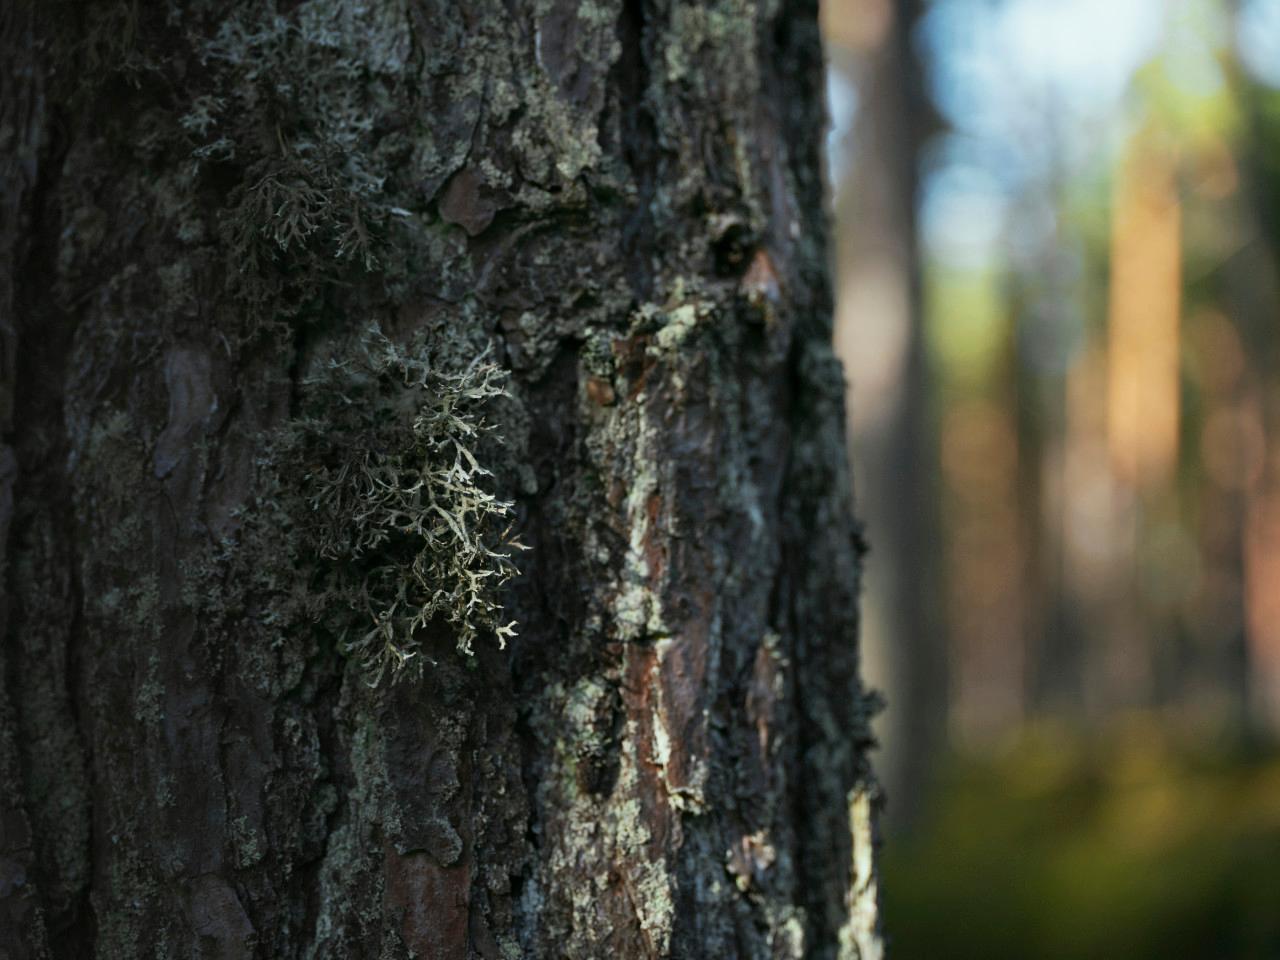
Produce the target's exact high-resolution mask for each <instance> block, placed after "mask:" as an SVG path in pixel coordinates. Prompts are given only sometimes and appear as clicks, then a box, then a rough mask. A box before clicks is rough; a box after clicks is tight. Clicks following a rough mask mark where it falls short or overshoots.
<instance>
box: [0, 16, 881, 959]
mask: <svg viewBox="0 0 1280 960" xmlns="http://www.w3.org/2000/svg"><path fill="white" fill-rule="evenodd" d="M814 7H815V5H814V4H812V3H807V2H802V0H796V2H790V3H783V2H768V0H758V2H753V0H722V2H719V3H714V4H711V5H701V4H697V5H695V4H691V3H689V4H686V3H675V2H659V0H625V2H623V3H621V4H620V5H618V4H608V3H606V4H599V5H598V4H594V3H581V4H580V3H569V2H561V0H536V2H535V0H505V2H498V0H478V2H475V3H452V2H448V3H445V2H438V0H407V2H397V0H371V2H368V3H364V4H350V3H340V2H337V0H310V2H304V3H293V2H285V0H278V2H277V3H275V4H258V3H249V2H244V3H239V4H225V3H212V2H200V0H185V2H181V3H179V2H178V0H172V2H170V3H168V4H137V3H133V4H131V3H127V2H103V3H71V2H65V3H61V4H57V5H45V4H42V5H36V4H34V3H27V2H23V0H18V2H15V3H11V4H8V5H6V6H5V8H4V11H3V13H0V30H2V32H3V51H2V54H3V56H2V63H3V65H2V66H0V70H2V71H3V72H4V84H3V87H2V88H0V143H2V144H3V147H2V148H0V150H2V152H0V157H2V162H3V178H4V183H3V205H4V206H3V216H2V217H0V255H3V257H4V265H5V266H4V271H3V274H4V276H3V280H2V281H0V282H2V283H3V286H2V287H0V310H2V311H3V313H2V314H0V358H2V361H3V366H2V367H0V369H3V370H4V380H3V395H2V396H0V418H2V425H3V443H4V445H3V446H2V447H0V549H3V560H4V568H3V569H4V597H3V608H2V609H0V624H2V629H3V633H2V634H0V638H2V644H0V657H2V659H0V671H2V674H3V681H4V682H3V687H2V688H0V694H2V700H3V702H0V711H2V714H0V716H2V718H3V725H2V727H0V944H2V945H3V949H0V955H4V956H7V957H12V958H28V957H37V958H43V957H77V958H78V957H87V956H98V957H110V958H116V957H135V956H137V957H140V956H143V955H145V956H148V957H151V956H162V957H188V956H189V957H218V958H241V957H270V958H276V957H315V958H321V957H335V958H337V957H341V958H350V957H387V958H390V957H406V956H416V957H430V958H455V957H456V958H469V957H482V958H508V957H582V958H597V957H605V956H614V957H682V958H693V957H750V958H763V957H770V958H774V957H802V956H803V957H835V956H842V957H855V956H861V957H873V956H877V955H878V954H879V950H880V948H879V941H878V938H877V933H876V922H875V886H874V875H873V871H872V866H871V862H872V861H871V848H870V842H871V816H872V812H871V808H872V806H873V804H872V798H873V792H874V791H873V787H872V784H871V782H870V778H869V775H868V772H867V765H866V758H865V751H866V748H867V745H868V735H867V725H868V716H867V713H868V709H867V703H866V700H865V698H864V697H863V695H862V692H861V688H860V686H859V682H858V677H857V670H856V665H857V651H856V641H855V628H856V594H857V574H858V557H859V543H858V540H857V537H856V534H855V527H854V525H853V523H852V520H851V514H850V504H849V491H848V481H847V475H846V469H845V466H844V453H843V415H842V404H841V397H842V386H841V374H840V368H839V365H838V364H837V362H836V361H835V359H834V358H833V354H832V351H831V349H830V346H829V341H830V333H831V331H830V293H829V286H828V276H827V227H826V221H825V215H824V208H823V190H822V183H821V178H820V175H819V154H818V150H819V145H820V142H821V136H820V135H821V131H822V128H823V123H824V116H823V108H822V99H821V91H822V59H821V51H820V47H819V38H818V34H817V28H816V24H815V16H816V10H815V8H814ZM517 540H518V541H519V543H517V542H516V541H517ZM520 545H523V547H524V548H525V549H519V547H520ZM513 567H519V569H520V575H519V576H517V577H514V578H513V577H512V574H513ZM508 581H509V582H508ZM510 621H514V622H515V624H516V627H515V629H516V630H517V631H518V636H516V637H514V638H510V639H509V642H507V641H508V631H507V624H508V622H510Z"/></svg>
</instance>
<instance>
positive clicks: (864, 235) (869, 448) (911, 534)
mask: <svg viewBox="0 0 1280 960" xmlns="http://www.w3.org/2000/svg"><path fill="white" fill-rule="evenodd" d="M920 15H921V5H920V4H919V3H918V2H916V0H894V2H888V0H884V2H875V0H845V2H837V3H832V4H831V5H830V7H829V8H827V10H826V14H825V23H826V31H827V37H828V43H829V46H830V49H831V56H832V59H833V62H834V65H835V66H836V67H837V68H842V69H845V70H846V71H847V72H848V73H849V74H850V76H851V77H852V80H853V86H854V88H855V90H856V102H857V108H856V114H855V121H854V127H853V130H852V133H851V141H852V143H851V144H850V145H849V147H848V149H849V151H850V154H851V156H850V158H849V175H848V177H847V179H846V181H845V182H844V183H843V184H841V185H840V191H839V204H840V212H839V216H838V220H839V222H840V223H841V224H843V225H844V226H843V227H842V230H841V233H840V235H839V237H838V244H837V246H838V249H839V257H838V260H839V264H840V277H841V280H840V295H839V297H838V304H839V306H838V310H839V314H838V320H837V325H836V350H837V352H838V353H839V354H840V356H841V359H843V360H844V363H845V366H846V368H847V369H848V370H849V382H848V390H849V401H848V402H849V409H850V418H851V434H852V443H851V447H852V454H853V460H854V478H855V487H856V490H857V496H858V502H859V506H860V510H861V512H862V514H863V516H864V517H865V518H866V520H865V522H866V528H867V540H868V543H869V545H870V548H871V554H870V556H869V558H868V562H867V568H866V574H865V584H866V586H865V591H864V600H863V629H862V643H863V649H864V650H865V651H866V653H865V656H866V666H865V669H866V674H867V678H868V682H869V683H870V684H871V685H872V686H875V687H879V688H882V689H883V690H884V692H885V694H886V700H887V707H886V709H885V712H884V716H883V717H882V718H881V720H880V721H878V723H877V731H878V735H879V740H880V742H881V746H882V749H881V750H880V751H879V753H878V754H877V761H876V765H877V769H878V771H879V774H880V778H881V781H882V782H883V783H884V784H885V787H886V792H887V796H888V804H887V806H886V810H885V815H886V818H887V822H888V823H889V824H890V825H891V826H898V827H904V826H906V825H907V824H908V823H909V822H910V821H911V820H912V818H913V817H914V816H915V814H916V812H917V807H918V802H919V800H920V798H921V793H922V790H923V788H924V786H925V781H926V777H927V771H928V770H929V768H930V762H931V760H932V758H933V755H934V753H935V751H936V750H937V749H938V748H939V747H940V746H941V741H942V737H943V733H944V729H945V724H946V716H947V691H946V683H947V681H946V668H945V663H946V643H945V639H944V637H943V635H942V632H941V631H942V624H941V622H940V613H941V609H942V608H941V605H940V604H939V603H938V602H937V598H938V596H939V592H938V573H939V568H938V565H937V557H938V550H937V542H938V538H939V536H940V532H941V531H940V529H939V526H938V515H937V494H938V490H937V488H936V455H935V454H934V452H933V451H934V442H933V438H934V430H933V428H932V426H931V424H930V417H931V415H932V414H931V408H930V401H929V394H930V391H929V387H928V376H927V373H926V357H925V343H924V330H923V324H922V321H923V312H922V304H921V264H920V255H919V245H918V239H917V235H916V203H917V191H918V180H919V152H920V145H921V143H922V142H923V140H924V138H925V136H926V135H927V133H928V129H927V127H928V125H929V124H930V122H931V121H930V117H931V112H930V110H929V107H928V104H927V100H926V98H925V93H924V90H923V76H922V73H921V70H920V64H919V62H918V59H917V56H916V53H915V50H914V48H913V43H912V32H913V30H914V27H915V24H916V22H917V21H918V20H919V17H920Z"/></svg>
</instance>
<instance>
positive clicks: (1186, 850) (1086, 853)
mask: <svg viewBox="0 0 1280 960" xmlns="http://www.w3.org/2000/svg"><path fill="white" fill-rule="evenodd" d="M1277 787H1280V758H1277V756H1276V755H1275V754H1274V753H1271V754H1258V753H1246V752H1242V751H1238V750H1230V751H1223V752H1220V753H1218V754H1207V753H1204V752H1203V751H1196V752H1193V751H1188V750H1186V749H1181V748H1178V747H1177V746H1176V745H1174V744H1172V743H1170V741H1169V739H1168V738H1167V737H1166V736H1164V735H1162V734H1161V733H1160V732H1159V729H1158V727H1156V726H1155V725H1154V724H1152V723H1137V724H1134V725H1132V726H1130V727H1128V728H1126V729H1124V730H1113V731H1112V733H1111V735H1110V736H1108V737H1107V738H1105V739H1101V738H1099V739H1090V740H1084V739H1081V738H1078V737H1074V736H1071V735H1069V734H1067V733H1066V732H1064V731H1061V730H1052V729H1047V728H1046V729H1042V730H1039V731H1037V732H1035V733H1033V734H1032V735H1030V736H1028V737H1027V738H1026V739H1025V740H1023V741H1021V742H1020V743H1018V744H1017V745H1016V746H1015V747H1014V748H1013V749H1011V750H1010V751H1009V752H1008V753H1005V754H1003V755H1002V756H999V757H997V758H995V759H993V760H975V759H969V760H966V761H957V762H954V763H953V764H952V765H951V766H950V767H949V769H948V772H947V774H946V775H945V776H944V777H942V778H941V781H940V783H939V784H938V786H937V788H936V792H935V796H936V798H937V802H936V804H935V808H934V810H933V811H932V813H931V815H930V816H929V817H928V819H927V820H926V821H925V822H924V823H923V824H922V825H921V828H920V829H919V831H918V832H917V833H915V834H913V835H912V836H911V837H910V838H903V839H901V840H899V839H895V838H893V837H890V838H889V840H888V841H887V842H886V844H885V848H884V856H883V858H882V861H881V865H882V876H883V881H884V882H883V884H882V889H883V891H884V901H885V902H884V916H885V925H886V929H887V931H888V933H889V939H890V947H891V949H892V952H893V955H894V956H896V957H901V958H911V957H983V958H987V957H1039V958H1054V957H1061V958H1064V960H1066V958H1076V957H1126V958H1133V960H1141V958H1145V957H1150V958H1153V960H1154V958H1158V957H1159V958H1163V957H1175V956H1176V957H1206V958H1207V957H1214V958H1217V957H1263V956H1266V957H1271V956H1276V955H1277V953H1278V952H1280V919H1278V918H1277V914H1276V911H1275V904H1276V903H1277V902H1278V900H1280V880H1278V879H1277V873H1276V866H1275V865H1276V862H1277V858H1280V807H1277V805H1276V802H1275V798H1276V790H1277ZM891 799H892V798H891Z"/></svg>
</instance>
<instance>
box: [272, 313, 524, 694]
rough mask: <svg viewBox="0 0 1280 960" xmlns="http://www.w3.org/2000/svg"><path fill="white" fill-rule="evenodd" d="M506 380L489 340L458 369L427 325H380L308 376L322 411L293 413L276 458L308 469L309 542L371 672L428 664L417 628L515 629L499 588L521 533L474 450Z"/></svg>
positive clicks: (459, 633) (466, 640)
mask: <svg viewBox="0 0 1280 960" xmlns="http://www.w3.org/2000/svg"><path fill="white" fill-rule="evenodd" d="M504 383H505V373H504V372H503V370H502V369H501V368H500V367H499V366H497V364H495V363H493V362H492V360H491V359H490V358H489V356H488V354H487V352H485V353H481V354H479V355H477V356H475V357H474V358H473V359H472V360H471V361H470V362H469V363H468V364H466V365H465V366H462V367H461V368H460V369H453V370H450V369H446V368H445V366H444V364H443V363H442V362H441V359H440V355H439V352H438V351H433V350H432V349H431V347H430V346H428V344H427V342H426V341H425V338H421V337H420V338H419V339H418V340H417V341H416V342H415V343H413V344H411V345H410V346H409V347H402V346H400V345H398V344H396V343H394V342H392V341H391V340H389V339H388V338H387V337H386V336H384V335H383V334H382V333H381V331H380V330H379V329H378V328H377V327H372V328H370V329H369V330H368V331H367V332H366V334H365V335H364V337H363V338H362V339H361V341H360V342H359V344H358V345H357V346H356V347H355V348H354V349H351V350H349V351H347V352H346V353H344V354H343V355H342V358H341V359H338V358H334V359H332V360H330V361H329V363H328V364H327V365H326V367H325V368H324V370H323V371H322V372H321V373H320V374H319V375H317V376H315V377H313V378H311V379H310V380H309V381H308V382H307V383H306V384H305V390H306V391H307V394H308V395H309V397H310V404H309V406H310V407H311V408H312V413H313V415H312V416H308V417H303V418H301V419H299V420H296V421H294V422H293V423H291V424H290V425H289V427H288V428H287V430H286V432H285V434H284V436H283V444H282V447H283V450H282V458H281V461H282V464H283V465H284V466H285V468H286V469H295V470H300V472H301V500H302V504H303V507H304V509H303V516H301V517H299V518H297V520H298V521H300V533H301V537H302V541H303V543H302V547H303V552H304V553H308V554H310V557H309V560H310V562H311V563H312V564H313V565H314V567H315V569H316V572H317V579H318V581H319V582H318V583H317V586H318V587H319V588H320V589H321V590H322V591H323V592H324V593H325V594H326V595H327V596H329V598H330V599H333V600H337V601H338V604H339V606H345V607H346V612H347V613H349V614H351V615H352V616H351V622H350V623H349V624H348V626H347V627H346V629H345V630H344V637H343V646H344V648H345V649H346V650H347V652H349V653H350V654H352V655H353V656H355V657H357V658H358V659H359V660H360V661H361V662H362V663H363V664H364V666H365V667H366V668H367V669H368V670H369V675H370V682H371V683H372V684H377V683H378V682H379V681H380V680H381V679H382V678H383V677H384V676H385V675H387V674H388V673H390V675H391V676H393V677H400V676H402V675H404V674H406V673H407V672H412V673H415V674H420V673H421V670H422V666H423V662H424V659H425V658H423V657H422V656H420V654H421V652H422V650H421V643H420V642H419V639H418V636H419V634H420V632H422V631H425V630H429V629H432V628H436V627H439V626H441V625H447V626H448V628H450V629H451V630H452V632H453V636H454V637H455V642H456V646H457V649H458V650H459V651H461V652H462V653H465V654H471V653H472V652H473V648H474V643H475V641H476V640H477V639H478V638H479V637H480V636H481V635H482V634H489V635H492V636H493V637H494V638H495V639H496V640H497V642H498V644H499V645H500V646H505V644H506V641H507V639H508V638H509V637H512V636H514V635H515V629H514V628H515V625H514V623H513V622H506V621H505V620H504V618H503V616H502V613H503V610H502V604H501V602H500V597H499V591H500V590H501V588H502V586H503V585H504V584H505V583H506V582H507V581H508V580H510V579H511V577H512V576H514V575H515V574H516V572H517V571H516V567H515V564H514V562H513V560H512V555H513V552H514V551H515V550H518V549H521V548H522V545H521V544H520V543H519V542H518V541H517V540H516V539H515V537H514V535H513V532H512V519H513V513H512V506H513V505H512V503H511V502H510V501H508V500H503V499H500V498H499V497H498V496H497V495H496V494H495V493H494V492H493V491H492V490H491V489H490V485H491V482H492V478H493V474H492V472H491V471H490V470H489V469H487V468H486V467H484V466H482V465H481V462H480V459H479V457H480V456H481V455H482V454H483V448H484V447H485V446H486V445H492V444H494V443H495V442H500V439H501V438H499V437H498V436H497V434H496V432H495V429H494V425H493V424H492V423H490V422H489V420H488V419H487V418H486V415H485V411H486V408H487V406H488V404H489V403H490V402H491V401H493V400H495V399H496V398H498V397H501V396H503V395H504V393H505V386H504Z"/></svg>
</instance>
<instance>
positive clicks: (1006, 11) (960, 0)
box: [828, 0, 1280, 267]
mask: <svg viewBox="0 0 1280 960" xmlns="http://www.w3.org/2000/svg"><path fill="white" fill-rule="evenodd" d="M1230 32H1231V24H1230V22H1229V19H1228V17H1227V16H1226V14H1225V12H1224V10H1223V9H1222V7H1221V6H1220V5H1219V4H1217V3H1214V2H1212V0H934V2H932V3H930V4H929V5H928V12H927V13H926V14H925V16H924V18H923V21H922V23H921V24H920V26H919V30H918V34H917V37H916V42H917V45H918V49H919V51H920V54H921V56H922V59H923V60H924V62H925V63H926V64H927V77H928V84H929V93H930V95H931V97H932V98H933V101H934V104H935V106H936V107H937V108H938V109H939V110H940V111H941V113H942V114H943V117H944V118H945V120H946V121H947V122H948V123H949V124H950V125H951V127H952V130H951V131H950V132H949V133H947V134H946V135H944V136H943V137H940V138H937V139H936V141H935V142H934V143H932V144H931V145H930V146H929V148H928V154H927V156H926V157H925V158H924V173H925V179H924V184H923V191H922V197H921V209H920V216H921V225H922V228H923V236H924V243H925V245H926V249H927V252H928V255H929V256H930V257H936V258H939V259H940V260H942V261H944V262H952V263H955V264H956V265H957V266H964V267H974V266H977V265H979V264H982V263H990V262H991V261H993V260H994V259H996V258H998V257H1000V256H1001V255H1002V254H1001V252H1000V251H999V250H997V247H998V246H999V245H1000V244H1001V243H1002V242H1003V240H1004V237H1003V233H1004V228H1005V223H1006V215H1007V212H1008V206H1009V203H1010V200H1011V199H1012V198H1013V197H1015V196H1017V195H1018V194H1020V193H1021V192H1022V191H1023V190H1024V189H1025V188H1026V186H1027V185H1028V183H1033V182H1037V181H1043V180H1045V179H1047V178H1049V177H1052V176H1054V171H1055V170H1060V171H1062V175H1064V176H1065V174H1066V173H1067V172H1073V171H1080V170H1082V169H1087V168H1089V167H1091V166H1100V165H1102V164H1105V163H1107V162H1108V161H1109V159H1110V158H1111V157H1112V156H1113V154H1114V151H1115V150H1116V149H1117V147H1118V146H1119V144H1120V143H1121V142H1122V141H1123V139H1124V137H1125V136H1126V134H1127V133H1128V132H1129V131H1130V125H1131V124H1132V123H1133V122H1135V120H1136V119H1137V118H1136V117H1135V116H1134V113H1133V112H1132V111H1127V110H1125V109H1124V99H1125V95H1126V92H1127V91H1128V89H1129V88H1130V86H1131V84H1132V82H1133V79H1134V76H1135V74H1136V73H1137V72H1138V70H1139V69H1140V68H1141V67H1142V66H1143V65H1144V64H1145V63H1147V62H1148V61H1149V60H1151V58H1152V57H1153V56H1154V55H1155V54H1156V53H1157V52H1160V53H1161V67H1162V70H1163V74H1164V77H1165V78H1166V79H1167V80H1168V82H1169V83H1170V84H1172V85H1173V86H1175V87H1177V88H1180V89H1181V92H1183V93H1184V94H1186V95H1188V96H1189V97H1191V98H1192V99H1195V98H1196V97H1211V96H1213V95H1214V94H1215V93H1218V92H1219V91H1220V90H1221V88H1222V86H1223V82H1224V78H1223V76H1222V72H1221V68H1220V66H1219V63H1218V60H1217V57H1216V54H1215V51H1216V50H1217V49H1220V48H1221V47H1222V46H1224V45H1226V44H1228V43H1231V42H1232V41H1233V40H1234V42H1235V46H1236V49H1237V52H1238V54H1239V57H1240V59H1241V62H1242V63H1243V64H1244V65H1245V67H1246V68H1247V69H1248V70H1250V72H1252V73H1253V74H1254V75H1255V76H1256V77H1257V78H1258V79H1259V80H1261V81H1263V82H1265V83H1269V84H1273V85H1278V86H1280V0H1244V2H1243V3H1242V4H1241V5H1240V8H1239V13H1238V14H1237V17H1236V25H1235V30H1234V32H1235V34H1236V35H1235V37H1231V36H1229V33H1230ZM828 96H829V98H830V104H831V114H832V127H831V131H830V135H829V146H830V151H829V153H830V160H831V170H832V179H833V181H834V182H839V180H840V177H841V175H842V174H843V173H844V172H845V170H846V165H847V163H848V158H849V157H850V150H849V149H848V144H847V138H848V137H849V135H850V132H851V131H852V129H853V126H854V118H855V116H856V111H857V92H856V90H855V89H854V87H853V85H852V84H851V82H850V80H849V78H848V77H847V75H845V74H844V73H842V72H841V71H838V70H832V71H830V73H829V86H828ZM1050 216H1051V214H1050ZM1023 221H1024V226H1025V216H1024V217H1023ZM1032 226H1034V224H1033V225H1032ZM1042 226H1043V224H1042Z"/></svg>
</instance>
